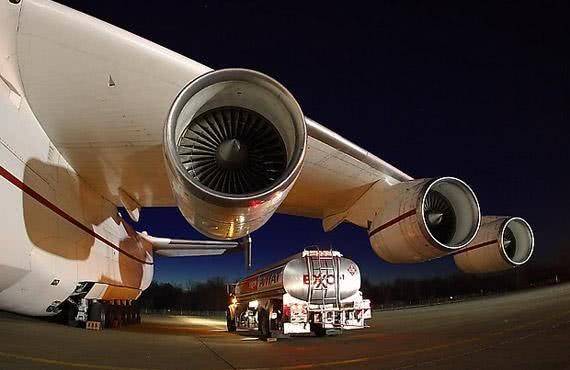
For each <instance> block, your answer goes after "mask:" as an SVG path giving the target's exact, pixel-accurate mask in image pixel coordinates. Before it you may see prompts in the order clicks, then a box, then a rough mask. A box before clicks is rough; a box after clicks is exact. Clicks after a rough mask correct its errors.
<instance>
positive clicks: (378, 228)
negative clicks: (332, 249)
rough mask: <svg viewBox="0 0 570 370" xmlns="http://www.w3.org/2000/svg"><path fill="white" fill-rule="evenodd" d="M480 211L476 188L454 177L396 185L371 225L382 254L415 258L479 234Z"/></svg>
mask: <svg viewBox="0 0 570 370" xmlns="http://www.w3.org/2000/svg"><path fill="white" fill-rule="evenodd" d="M480 219H481V214H480V211H479V203H478V201H477V198H476V196H475V194H474V193H473V191H472V190H471V188H470V187H469V186H468V185H467V184H465V183H464V182H463V181H461V180H459V179H456V178H453V177H442V178H437V179H420V180H414V181H409V182H404V183H400V184H397V185H394V186H392V188H391V189H390V190H388V191H387V192H386V196H385V197H384V201H383V204H382V205H381V207H380V211H379V212H378V213H377V214H376V216H375V218H374V220H373V222H372V223H371V224H370V227H369V237H370V243H371V245H372V248H373V249H374V251H375V252H376V254H377V255H378V256H380V257H381V258H382V259H384V260H386V261H388V262H393V263H413V262H420V261H426V260H429V259H433V258H437V257H440V256H443V255H446V254H448V253H450V252H452V251H454V250H457V249H460V248H462V247H464V246H466V245H467V244H468V243H469V242H471V240H473V238H474V237H475V235H476V233H477V230H478V228H479V223H480Z"/></svg>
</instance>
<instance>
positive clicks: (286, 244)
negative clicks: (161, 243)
mask: <svg viewBox="0 0 570 370" xmlns="http://www.w3.org/2000/svg"><path fill="white" fill-rule="evenodd" d="M63 3H66V4H68V5H70V6H72V7H74V8H76V9H79V10H82V11H84V12H86V13H88V14H91V15H94V16H96V17H98V18H101V19H103V20H106V21H108V22H110V23H113V24H115V25H117V26H119V27H122V28H125V29H127V30H129V31H131V32H134V33H136V34H138V35H140V36H143V37H145V38H148V39H150V40H152V41H155V42H157V43H159V44H161V45H163V46H165V47H168V48H170V49H172V50H175V51H177V52H179V53H181V54H183V55H186V56H188V57H190V58H193V59H196V60H198V61H200V62H202V63H204V64H207V65H209V66H210V67H213V68H224V67H245V68H252V69H257V70H260V71H262V72H265V73H267V74H269V75H270V76H272V77H274V78H276V79H277V80H279V81H280V82H282V83H283V84H284V85H285V86H287V87H288V88H289V90H290V91H291V92H292V93H293V94H294V95H295V97H296V98H297V100H298V101H299V103H300V104H301V107H302V108H303V111H304V112H305V114H306V115H308V116H310V117H312V118H314V119H315V120H317V121H319V122H321V123H322V124H324V125H326V126H327V127H329V128H331V129H332V130H334V131H336V132H338V133H339V134H341V135H343V136H345V137H347V138H348V139H350V140H352V141H354V142H356V143H357V144H359V145H361V146H362V147H364V148H366V149H368V150H370V151H371V152H373V153H375V154H377V155H378V156H380V157H381V158H383V159H385V160H387V161H388V162H390V163H392V164H394V165H396V166H397V167H399V168H401V169H403V170H404V171H405V172H407V173H409V174H411V175H412V176H414V177H418V178H419V177H432V176H443V175H450V176H457V177H460V178H462V179H464V180H466V181H467V182H468V183H469V184H470V185H471V186H472V187H473V188H474V190H475V191H476V193H477V194H478V197H479V201H480V203H481V208H482V212H483V214H510V215H520V216H522V217H524V218H526V219H527V220H528V221H529V222H530V223H531V225H532V226H533V227H534V230H535V234H536V240H537V243H536V258H535V261H546V262H548V261H552V260H554V259H555V258H556V256H557V255H558V253H559V252H560V251H561V250H562V248H564V247H567V246H570V245H569V244H568V243H567V242H569V241H570V237H568V236H567V234H566V231H567V230H568V228H569V227H570V219H569V217H568V210H569V209H570V197H569V196H568V193H567V190H566V189H567V188H568V183H569V182H570V174H569V171H568V167H569V162H570V161H569V159H568V156H569V154H568V153H569V151H568V143H567V142H568V137H569V135H568V133H569V132H570V130H569V129H568V124H569V123H570V120H569V118H570V117H569V110H570V76H569V66H570V57H569V47H568V45H570V40H569V38H570V37H569V35H570V32H569V31H570V30H569V28H570V26H569V24H570V22H568V16H569V14H570V12H569V11H570V7H569V5H568V4H569V3H568V2H566V1H560V2H549V1H548V2H525V1H502V2H494V1H483V2H473V3H471V4H465V3H464V2H457V1H453V2H451V1H449V2H439V1H435V2H400V1H391V2H377V3H380V4H375V5H374V6H372V5H370V4H364V3H359V2H351V3H345V4H350V6H342V7H335V6H332V4H333V3H331V2H327V3H317V2H311V3H309V2H286V3H280V4H279V6H277V3H274V2H261V1H259V2H256V1H239V2H223V1H191V2H190V1H184V2H182V1H170V2H142V1H121V2H118V1H103V0H97V1H95V0H91V1H85V0H83V1H63ZM136 227H137V229H139V230H143V229H146V230H148V231H149V232H150V233H153V234H156V235H171V236H176V237H199V235H198V234H197V233H196V232H194V231H193V230H191V228H190V226H188V225H187V224H186V223H185V221H184V219H183V218H182V217H181V216H180V214H179V213H178V211H177V210H176V209H174V210H165V209H149V210H147V209H145V210H144V211H143V213H142V220H141V222H140V223H139V225H136ZM308 244H320V245H322V246H329V245H332V246H333V247H335V248H338V249H340V250H341V251H343V252H344V253H345V254H347V255H353V256H354V257H355V259H356V260H357V261H358V262H359V263H360V265H361V266H362V268H363V271H364V273H365V274H366V275H368V276H370V277H372V278H374V279H391V278H394V277H409V276H415V275H426V274H440V273H442V274H447V273H449V272H450V271H454V270H453V269H454V268H453V265H452V262H451V261H449V259H447V260H446V259H444V260H442V261H437V262H430V263H426V264H421V265H411V266H402V265H390V264H388V263H385V262H382V261H380V260H379V259H377V258H376V257H375V255H374V254H373V252H372V251H371V249H370V247H369V244H368V241H367V238H366V233H365V232H364V231H363V230H360V229H358V228H356V227H353V226H351V225H343V226H342V227H340V228H339V229H338V230H335V231H334V232H332V233H328V234H326V233H324V232H322V231H321V229H320V222H319V221H318V220H309V219H303V218H294V217H288V216H280V215H277V216H275V217H274V218H273V219H272V220H271V221H270V222H269V223H268V224H267V225H266V226H265V227H264V228H262V229H261V230H260V231H258V232H256V233H255V234H254V250H255V251H254V253H255V254H254V262H255V264H256V267H260V266H262V265H263V264H266V263H269V262H271V261H274V260H277V259H280V258H282V257H286V256H288V255H289V254H291V253H294V252H296V251H298V250H299V249H301V248H302V247H303V246H305V245H308ZM242 272H243V266H242V257H241V256H240V255H236V256H226V257H221V258H205V257H201V258H194V259H186V258H182V259H169V260H167V259H164V258H159V259H157V265H156V278H157V279H158V280H163V281H165V280H169V281H170V280H171V281H186V280H196V279H204V278H207V277H208V276H215V275H226V276H227V277H235V276H239V275H241V274H242Z"/></svg>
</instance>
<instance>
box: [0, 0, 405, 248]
mask: <svg viewBox="0 0 570 370" xmlns="http://www.w3.org/2000/svg"><path fill="white" fill-rule="evenodd" d="M19 6H21V9H20V15H19V24H18V27H17V31H15V32H17V43H16V45H17V46H16V47H15V49H16V54H17V70H18V71H19V72H18V73H19V75H20V78H21V81H22V86H20V87H18V86H17V84H15V85H14V89H15V90H19V91H18V93H19V94H23V95H24V96H25V97H26V99H27V101H28V102H29V104H30V106H31V108H32V110H33V111H34V113H35V115H36V117H37V119H38V121H39V122H40V123H41V125H42V126H43V128H44V130H45V132H46V133H47V135H48V136H49V137H50V139H51V140H52V142H53V143H54V145H55V146H56V148H57V150H58V151H59V152H60V153H61V154H62V156H63V157H64V158H65V160H66V161H67V162H68V163H69V164H70V165H71V167H73V168H74V169H75V170H76V171H77V172H78V173H79V175H80V176H81V177H82V178H83V179H84V180H85V181H86V182H87V183H88V184H89V185H90V186H91V187H93V188H94V189H95V190H96V191H97V192H99V193H100V194H102V195H103V196H104V197H105V198H107V199H108V200H110V201H111V202H113V203H114V204H117V205H121V204H124V202H121V198H123V199H124V198H125V197H126V198H128V199H130V200H131V201H132V202H131V203H132V204H135V205H140V206H142V207H152V206H174V205H175V203H174V199H173V195H172V193H171V189H170V184H169V180H168V177H167V175H166V172H165V167H164V160H163V149H162V133H163V126H164V121H165V118H166V116H167V112H168V110H169V108H170V105H171V103H172V101H173V100H174V98H175V96H176V95H177V93H178V92H179V90H180V89H181V88H182V87H183V86H185V85H186V84H187V83H188V82H189V81H191V80H193V79H194V78H196V77H198V76H200V75H202V74H203V73H205V72H208V71H210V69H209V68H208V67H206V66H204V65H202V64H200V63H198V62H196V61H193V60H191V59H189V58H186V57H184V56H182V55H179V54H177V53H175V52H173V51H170V50H168V49H165V48H163V47H161V46H159V45H156V44H154V43H152V42H150V41H147V40H145V39H142V38H140V37H138V36H135V35H133V34H131V33H129V32H126V31H124V30H121V29H119V28H117V27H114V26H112V25H110V24H108V23H105V22H103V21H100V20H98V19H96V18H93V17H90V16H88V15H85V14H83V13H80V12H77V11H74V10H72V9H70V8H68V7H65V6H63V5H60V4H57V3H54V2H52V1H48V0H26V1H24V2H21V5H19ZM2 57H4V55H2ZM307 124H308V133H309V139H308V151H307V155H306V159H305V164H304V167H303V170H302V172H301V174H300V177H299V179H298V181H297V183H296V184H295V186H294V187H293V189H292V191H291V192H290V193H289V195H288V197H287V199H286V200H285V202H284V203H283V204H282V205H281V208H280V209H279V212H281V213H287V214H294V215H301V216H308V217H317V218H322V219H325V228H331V227H334V226H335V225H336V223H338V222H340V221H342V220H343V219H345V218H346V212H347V211H348V209H349V208H350V207H351V206H352V205H353V204H355V202H356V201H357V200H358V199H359V198H360V197H362V195H363V194H364V193H365V192H366V190H368V189H369V188H370V187H371V186H372V185H373V184H375V183H377V182H378V181H384V182H386V183H387V184H394V183H397V182H401V181H406V180H410V179H411V177H410V176H408V175H407V174H405V173H403V172H402V171H400V170H398V169H397V168H395V167H393V166H391V165H389V164H388V163H386V162H384V161H383V160H381V159H380V158H378V157H376V156H374V155H372V154H371V153H369V152H367V151H365V150H363V149H362V148H360V147H358V146H356V145H355V144H353V143H351V142H349V141H348V140H346V139H344V138H342V137H340V136H339V135H337V134H335V133H333V132H332V131H330V130H328V129H326V128H325V127H324V126H322V125H320V124H318V123H317V122H315V121H313V120H310V119H307ZM125 194H126V196H125ZM315 194H318V196H315ZM127 203H128V202H127ZM351 222H353V223H356V224H358V225H360V226H363V227H366V220H365V219H364V218H360V219H359V218H358V217H356V218H353V219H351ZM206 249H207V248H206ZM206 249H204V250H206ZM208 250H209V249H208ZM165 253H166V252H165ZM169 253H170V252H169ZM171 253H175V252H171ZM180 253H182V252H180Z"/></svg>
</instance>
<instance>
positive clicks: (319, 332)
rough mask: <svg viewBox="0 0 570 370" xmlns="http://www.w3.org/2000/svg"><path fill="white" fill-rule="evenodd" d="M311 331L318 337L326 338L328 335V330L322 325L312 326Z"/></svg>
mask: <svg viewBox="0 0 570 370" xmlns="http://www.w3.org/2000/svg"><path fill="white" fill-rule="evenodd" d="M311 331H312V332H313V333H315V336H317V337H324V336H325V335H327V329H325V328H323V326H322V325H311Z"/></svg>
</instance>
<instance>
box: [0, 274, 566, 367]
mask: <svg viewBox="0 0 570 370" xmlns="http://www.w3.org/2000/svg"><path fill="white" fill-rule="evenodd" d="M369 325H370V327H369V328H366V329H362V330H354V331H346V332H344V333H342V335H339V336H334V337H325V338H317V337H294V338H288V339H279V340H277V341H276V342H265V341H261V340H259V338H257V337H255V336H253V335H248V334H245V333H239V334H235V333H234V334H230V333H227V332H226V330H225V320H224V319H223V318H203V317H188V316H144V317H143V323H142V324H140V325H134V326H130V327H125V328H121V329H112V330H104V331H91V330H85V329H77V328H71V327H66V326H63V325H60V324H55V323H51V322H47V321H45V320H39V319H35V318H29V317H23V316H18V315H14V314H11V313H5V312H0V369H2V370H4V369H106V370H126V369H130V370H136V369H312V368H323V369H328V368H339V369H340V368H342V369H414V368H421V369H544V370H546V369H549V370H550V369H570V284H564V285H557V286H553V287H548V288H540V289H538V288H537V289H534V290H529V291H525V292H519V293H514V294H509V295H505V296H499V297H492V298H481V299H477V300H471V301H466V302H459V303H453V304H444V305H438V306H429V307H419V308H411V309H402V310H396V311H376V312H374V313H373V319H372V320H370V322H369Z"/></svg>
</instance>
